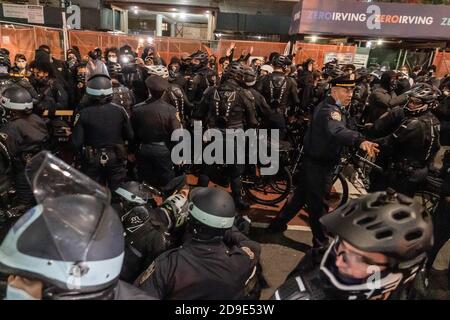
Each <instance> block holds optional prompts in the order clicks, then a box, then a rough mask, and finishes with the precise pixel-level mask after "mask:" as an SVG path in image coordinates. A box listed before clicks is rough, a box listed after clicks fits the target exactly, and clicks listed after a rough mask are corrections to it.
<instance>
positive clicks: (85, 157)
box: [72, 74, 133, 190]
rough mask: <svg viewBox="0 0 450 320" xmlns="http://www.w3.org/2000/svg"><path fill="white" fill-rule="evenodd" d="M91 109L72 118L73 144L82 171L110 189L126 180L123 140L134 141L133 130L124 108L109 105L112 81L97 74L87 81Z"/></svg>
mask: <svg viewBox="0 0 450 320" xmlns="http://www.w3.org/2000/svg"><path fill="white" fill-rule="evenodd" d="M86 94H87V95H88V96H89V98H90V106H89V107H88V108H84V109H83V110H81V111H80V113H79V114H77V115H76V117H75V122H74V130H73V135H72V142H73V144H74V145H75V147H76V148H77V150H79V151H80V152H81V157H82V161H81V162H82V171H83V172H84V173H85V174H86V175H88V176H89V177H90V178H92V179H93V180H95V181H97V182H99V183H101V184H103V185H108V186H109V187H110V189H111V190H115V189H117V187H118V186H119V185H120V184H121V183H122V182H123V181H124V179H125V177H126V169H125V165H126V159H127V151H126V148H125V141H131V140H133V128H132V127H131V123H130V119H129V117H128V115H127V113H126V111H125V109H124V108H123V107H121V106H119V105H116V104H113V103H112V102H111V100H112V96H113V89H112V84H111V78H109V77H108V76H107V75H103V74H98V75H94V76H93V77H91V78H90V79H89V80H88V82H87V87H86Z"/></svg>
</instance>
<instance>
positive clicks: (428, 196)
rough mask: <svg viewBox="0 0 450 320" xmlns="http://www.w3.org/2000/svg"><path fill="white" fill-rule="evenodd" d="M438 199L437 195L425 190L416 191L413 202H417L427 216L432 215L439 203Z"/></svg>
mask: <svg viewBox="0 0 450 320" xmlns="http://www.w3.org/2000/svg"><path fill="white" fill-rule="evenodd" d="M439 199H440V197H439V194H436V193H434V192H430V191H426V190H422V191H418V192H416V193H415V194H414V200H416V201H417V202H419V203H420V204H421V205H422V206H423V207H424V208H425V209H426V210H427V211H428V213H429V214H433V212H434V210H435V209H436V206H437V205H438V203H439Z"/></svg>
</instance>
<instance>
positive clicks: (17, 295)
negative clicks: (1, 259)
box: [5, 285, 37, 300]
mask: <svg viewBox="0 0 450 320" xmlns="http://www.w3.org/2000/svg"><path fill="white" fill-rule="evenodd" d="M5 300H37V299H36V298H34V297H33V296H31V295H30V294H29V293H28V292H26V291H25V290H22V289H18V288H15V287H12V286H10V285H8V287H7V288H6V298H5Z"/></svg>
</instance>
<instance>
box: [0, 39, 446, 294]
mask: <svg viewBox="0 0 450 320" xmlns="http://www.w3.org/2000/svg"><path fill="white" fill-rule="evenodd" d="M235 51H236V49H235V47H234V45H231V46H230V48H229V49H228V50H227V53H226V55H225V56H223V57H220V58H219V59H217V57H216V56H214V55H209V54H208V53H206V52H203V51H200V50H199V51H197V52H194V53H192V54H189V53H184V54H181V56H180V57H173V58H171V59H170V61H169V62H168V63H167V62H166V61H164V59H162V58H161V57H160V55H159V54H158V52H157V50H156V49H155V48H154V47H151V46H149V47H146V48H145V49H144V50H143V52H142V54H141V55H140V56H139V55H138V54H137V53H136V52H135V51H133V48H131V47H130V46H128V45H125V46H123V47H121V48H107V49H105V50H104V51H103V50H101V49H100V48H95V49H93V50H92V51H91V52H89V53H88V54H87V55H86V56H82V55H81V53H80V52H79V50H78V49H77V48H72V49H70V50H69V51H68V52H67V61H61V60H58V59H56V58H55V57H53V56H52V53H51V50H50V48H49V47H48V46H46V45H42V46H40V47H39V48H38V49H37V50H36V52H35V57H34V60H33V61H31V62H30V63H28V61H27V59H26V57H25V56H24V55H22V54H17V55H16V56H15V57H14V60H13V61H12V63H11V60H10V55H9V52H8V50H6V49H0V99H1V100H0V104H1V106H2V112H1V117H2V123H1V124H0V160H1V161H0V175H1V177H0V189H1V190H0V191H1V194H2V195H1V196H0V197H1V207H2V208H0V210H2V215H1V216H0V219H1V226H0V228H1V232H0V234H1V235H2V238H3V242H2V243H1V244H0V271H1V272H2V274H4V275H5V276H6V277H7V278H4V279H5V280H6V283H7V285H6V293H5V296H6V299H259V297H260V294H261V289H262V288H263V287H264V283H265V280H264V277H263V270H262V267H261V264H260V255H261V246H260V244H259V243H258V242H256V241H253V240H251V239H250V238H249V234H248V229H249V226H248V224H249V222H248V220H247V219H246V217H245V212H246V210H248V209H249V208H250V204H249V203H248V202H247V200H246V199H245V197H244V195H243V190H242V175H243V173H244V171H245V169H246V167H245V165H244V164H238V163H234V164H226V165H223V164H222V165H220V164H219V165H201V166H199V167H198V168H197V167H195V168H193V169H192V168H191V169H192V171H191V172H189V173H190V174H195V175H196V176H197V177H198V182H197V185H196V187H195V188H191V190H189V188H188V187H187V186H186V182H185V176H184V175H183V174H182V172H180V171H182V170H183V166H177V165H176V164H174V163H173V162H172V158H171V149H172V148H173V146H174V141H172V139H171V137H172V133H173V132H174V131H175V130H177V129H180V128H184V129H187V130H189V131H192V130H193V128H194V125H195V124H200V125H201V126H202V127H203V129H206V128H216V129H218V130H220V131H221V132H224V130H225V129H244V130H245V129H248V128H265V129H276V130H278V131H279V137H280V139H281V140H290V133H289V126H290V125H292V124H295V123H300V122H301V123H302V125H304V126H305V127H307V129H306V133H305V135H304V137H301V138H302V139H300V141H301V142H300V143H302V146H303V151H302V152H303V154H302V157H303V158H302V162H301V166H300V170H299V173H298V177H295V178H296V179H295V181H296V182H295V186H294V187H295V188H294V190H293V192H292V195H291V197H290V198H289V199H288V201H287V202H286V204H285V205H284V206H283V208H282V209H281V210H280V212H279V213H278V214H277V216H276V217H275V218H274V219H273V220H272V221H271V223H270V225H269V227H268V229H267V232H268V233H273V234H277V233H281V232H284V231H285V230H286V229H287V226H288V223H289V221H290V220H291V219H292V218H293V217H294V216H295V215H297V214H298V213H299V212H300V210H301V209H306V210H307V212H308V214H309V225H310V227H311V231H312V235H313V246H312V249H311V250H310V251H309V252H308V253H306V255H305V257H304V258H303V259H302V260H301V262H300V263H299V265H298V266H297V267H296V268H295V269H294V270H293V271H292V272H291V273H290V274H289V275H288V277H287V279H286V282H285V283H284V284H283V285H282V286H281V287H280V288H279V289H278V290H276V292H275V293H274V295H273V297H272V298H273V299H290V300H302V299H415V298H430V297H432V298H444V299H445V298H449V297H450V295H449V281H450V277H449V276H448V275H449V268H448V266H449V264H450V258H449V256H450V250H449V242H448V241H449V239H450V219H449V216H448V212H449V211H450V187H449V186H450V179H449V177H450V153H449V152H446V153H445V155H444V159H443V166H442V169H441V171H440V175H441V178H442V180H443V184H442V187H441V194H440V201H439V203H438V204H437V207H436V208H435V209H434V212H433V215H432V216H431V215H430V212H427V211H426V210H425V209H424V208H423V207H422V206H421V205H419V204H417V203H416V202H415V201H414V200H413V198H414V195H415V194H416V192H417V191H419V190H420V189H421V188H422V187H423V186H424V184H425V183H426V180H427V177H428V176H429V174H430V171H431V170H432V168H433V166H434V163H435V158H436V154H437V153H438V151H439V150H440V149H441V146H446V145H450V140H449V139H448V137H450V132H449V130H450V105H449V102H450V98H449V92H450V76H449V77H444V78H442V79H440V78H437V77H436V75H435V73H436V67H435V66H430V67H428V68H422V67H420V66H416V67H414V68H413V69H412V70H411V71H410V70H409V67H408V66H402V67H401V68H400V69H399V70H388V69H386V68H385V67H383V68H382V67H380V66H379V65H376V64H372V65H370V66H369V67H368V68H365V67H362V68H356V67H355V66H354V65H352V64H344V65H340V64H339V62H338V61H337V60H336V59H335V60H332V61H329V62H327V63H326V64H325V65H324V67H323V68H322V69H321V70H319V69H318V68H317V64H316V62H315V61H314V60H313V59H311V58H309V59H307V60H305V61H304V62H303V63H302V64H300V65H296V64H295V62H294V61H295V54H294V55H283V54H280V53H277V52H273V53H271V54H270V56H268V57H265V58H264V59H261V58H252V52H253V48H251V49H250V50H248V51H247V50H244V51H242V53H241V55H240V56H239V57H238V58H236V57H235ZM59 110H72V111H73V116H72V117H71V118H70V120H69V119H68V118H64V117H62V116H60V115H59V114H58V111H59ZM290 142H292V141H290ZM344 149H349V150H352V151H351V152H363V153H365V154H367V155H368V156H370V157H371V158H373V159H376V160H375V161H376V163H377V165H379V166H380V167H381V168H383V171H382V172H379V171H374V170H373V171H372V172H371V175H370V188H369V190H368V192H369V193H368V194H367V195H363V196H361V197H359V198H358V199H352V200H349V201H348V203H346V204H344V205H343V206H341V207H339V208H337V209H336V210H334V211H333V212H331V213H328V211H329V207H328V202H327V201H326V199H327V197H328V194H329V193H330V191H331V189H332V184H333V181H332V180H333V179H332V177H333V172H334V168H335V167H336V166H337V165H339V163H340V161H341V156H342V154H343V151H344ZM237 152H239V151H238V150H235V154H236V153H237ZM58 158H61V159H63V160H65V162H67V163H68V164H66V163H64V162H62V160H60V159H58ZM43 159H44V160H43ZM38 160H39V161H41V162H39V161H38ZM36 163H38V164H37V166H38V167H39V168H40V169H39V173H37V174H36V175H35V174H33V173H30V172H34V171H33V170H34V168H35V167H36ZM42 163H44V164H42ZM71 166H72V167H71ZM75 168H76V169H75ZM58 174H59V176H58ZM61 174H62V175H61ZM53 175H55V178H54V179H53V178H51V177H53ZM217 176H221V177H222V178H223V177H225V178H227V181H226V182H227V183H228V184H229V186H230V189H231V195H230V194H229V193H228V192H227V191H225V190H224V189H222V188H213V187H210V180H214V179H215V178H217ZM58 177H59V178H61V179H62V180H61V181H63V182H61V181H60V182H61V183H60V184H58V183H57V182H58V181H59V180H58V179H59V178H58ZM180 177H181V178H180ZM40 179H43V180H44V182H43V183H42V184H39V181H41V180H40ZM71 183H76V185H77V187H74V188H73V190H74V191H73V192H67V190H66V189H68V188H67V187H66V189H64V190H66V191H65V192H62V194H58V192H55V190H59V188H60V187H61V185H62V186H66V185H67V184H71ZM148 185H151V186H155V187H157V188H159V189H160V190H163V191H164V192H166V196H165V197H164V199H163V202H162V204H160V205H157V204H156V203H155V202H154V201H153V200H152V199H151V197H149V191H148ZM86 186H91V188H90V191H89V192H81V191H80V190H84V189H85V188H86ZM180 186H181V187H180ZM11 189H13V190H14V192H13V196H11V192H10V190H11ZM43 189H44V190H46V192H44V194H45V195H46V196H42V193H43V191H42V190H43ZM71 190H72V189H71ZM108 190H109V191H108ZM100 191H101V192H100ZM99 192H100V193H101V194H102V195H105V196H99ZM108 194H110V195H109V196H108ZM123 230H125V239H124V237H123V234H124V232H123ZM374 275H375V277H376V279H377V281H375V282H373V281H372V280H373V279H374Z"/></svg>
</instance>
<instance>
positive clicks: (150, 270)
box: [139, 261, 156, 286]
mask: <svg viewBox="0 0 450 320" xmlns="http://www.w3.org/2000/svg"><path fill="white" fill-rule="evenodd" d="M155 270H156V263H155V261H153V262H152V264H151V265H149V266H148V268H147V269H146V270H145V271H144V273H143V274H142V275H141V276H140V277H139V285H140V286H141V285H143V284H144V282H145V281H147V279H148V278H150V276H151V275H152V274H153V272H155Z"/></svg>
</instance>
